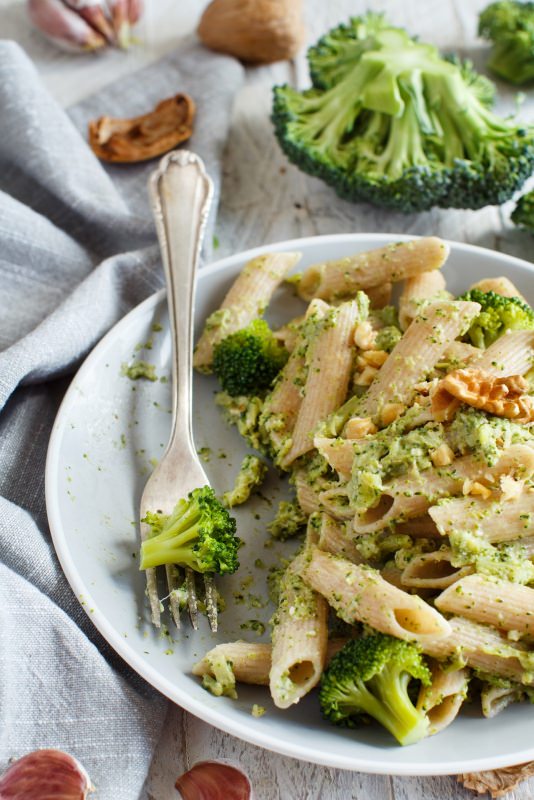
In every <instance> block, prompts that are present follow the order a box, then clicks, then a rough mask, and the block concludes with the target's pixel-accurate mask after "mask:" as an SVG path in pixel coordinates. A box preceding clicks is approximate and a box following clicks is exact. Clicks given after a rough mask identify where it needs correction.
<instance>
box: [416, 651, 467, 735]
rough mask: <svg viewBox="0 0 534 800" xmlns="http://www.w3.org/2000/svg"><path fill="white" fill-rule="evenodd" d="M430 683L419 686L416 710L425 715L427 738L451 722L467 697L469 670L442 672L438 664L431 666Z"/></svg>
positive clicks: (434, 663)
mask: <svg viewBox="0 0 534 800" xmlns="http://www.w3.org/2000/svg"><path fill="white" fill-rule="evenodd" d="M430 671H431V674H432V683H431V684H430V686H421V689H420V691H419V697H418V699H417V708H418V710H419V711H422V712H423V713H424V714H426V715H427V717H428V721H429V723H430V725H429V728H428V734H429V736H434V734H436V733H439V732H440V731H442V730H443V729H444V728H446V727H447V726H448V725H450V724H451V722H453V721H454V720H455V719H456V717H457V716H458V712H459V710H460V708H461V707H462V704H463V702H464V700H465V698H466V697H467V687H468V685H469V670H467V669H454V670H447V671H445V670H443V669H442V668H441V666H440V665H439V663H438V662H435V661H434V662H433V663H432V664H431V669H430Z"/></svg>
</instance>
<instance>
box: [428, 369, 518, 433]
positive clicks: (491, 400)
mask: <svg viewBox="0 0 534 800" xmlns="http://www.w3.org/2000/svg"><path fill="white" fill-rule="evenodd" d="M527 389H528V383H527V381H526V380H525V379H524V378H523V377H522V375H509V376H506V377H504V378H498V377H497V376H496V375H492V374H490V373H489V372H485V371H484V370H482V369H457V370H455V371H454V372H450V373H449V374H448V375H446V376H445V377H444V378H443V379H442V380H441V381H439V383H438V385H437V387H436V390H435V391H434V393H433V395H432V412H433V414H434V416H435V418H436V419H439V420H448V419H451V416H452V415H453V414H454V411H456V408H457V407H458V405H459V404H460V403H467V405H470V406H473V407H474V408H480V409H481V410H482V411H487V412H488V413H489V414H495V415H496V416H498V417H506V418H508V419H513V420H514V422H522V423H527V422H534V401H533V399H532V397H530V396H529V395H527V394H526V390H527Z"/></svg>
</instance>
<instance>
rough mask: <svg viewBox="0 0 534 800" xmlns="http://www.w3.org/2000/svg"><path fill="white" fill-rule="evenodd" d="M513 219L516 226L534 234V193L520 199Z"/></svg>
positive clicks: (513, 212)
mask: <svg viewBox="0 0 534 800" xmlns="http://www.w3.org/2000/svg"><path fill="white" fill-rule="evenodd" d="M511 218H512V222H513V223H514V225H517V226H518V227H520V228H524V229H525V230H526V231H528V232H529V233H534V191H532V192H526V193H525V194H524V195H522V196H521V197H520V198H519V200H518V201H517V203H516V205H515V208H514V210H513V211H512V214H511Z"/></svg>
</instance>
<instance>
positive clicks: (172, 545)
mask: <svg viewBox="0 0 534 800" xmlns="http://www.w3.org/2000/svg"><path fill="white" fill-rule="evenodd" d="M141 521H142V522H146V523H147V524H148V525H150V527H151V531H152V536H151V537H150V538H148V539H145V541H144V542H143V543H142V545H141V567H140V568H141V569H150V568H151V567H158V566H160V565H161V564H177V565H178V566H181V567H191V569H193V570H194V571H195V572H216V573H218V574H219V575H224V574H225V573H232V572H235V571H236V569H237V568H238V567H239V561H238V560H237V551H238V549H239V546H240V544H241V540H240V539H239V538H238V537H237V536H236V521H235V519H233V517H231V516H230V514H229V513H228V511H227V510H226V509H225V508H224V506H223V505H222V504H221V503H220V502H219V500H218V499H217V498H216V497H215V492H214V491H213V489H212V488H211V487H210V486H203V487H201V488H199V489H193V491H192V492H190V493H189V494H188V496H187V498H183V499H182V500H179V501H178V503H177V504H176V506H175V508H174V511H173V512H172V514H169V515H168V516H167V515H165V514H161V513H160V512H158V511H156V512H152V511H149V512H147V514H146V516H145V517H144V518H143V519H142V520H141Z"/></svg>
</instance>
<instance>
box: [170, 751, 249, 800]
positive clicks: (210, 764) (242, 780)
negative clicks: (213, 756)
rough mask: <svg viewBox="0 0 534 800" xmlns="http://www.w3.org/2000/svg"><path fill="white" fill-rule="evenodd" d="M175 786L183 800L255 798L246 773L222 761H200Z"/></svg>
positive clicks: (243, 799)
mask: <svg viewBox="0 0 534 800" xmlns="http://www.w3.org/2000/svg"><path fill="white" fill-rule="evenodd" d="M175 786H176V788H177V789H178V792H179V793H180V795H181V797H182V800H253V795H252V787H251V785H250V781H249V779H248V778H247V776H246V775H245V773H244V772H241V770H239V769H237V768H236V767H232V766H230V765H229V764H225V763H223V762H221V761H199V763H198V764H195V765H194V766H193V767H192V768H191V769H190V770H189V771H188V772H184V774H183V775H180V777H179V778H178V780H177V781H176V784H175Z"/></svg>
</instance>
